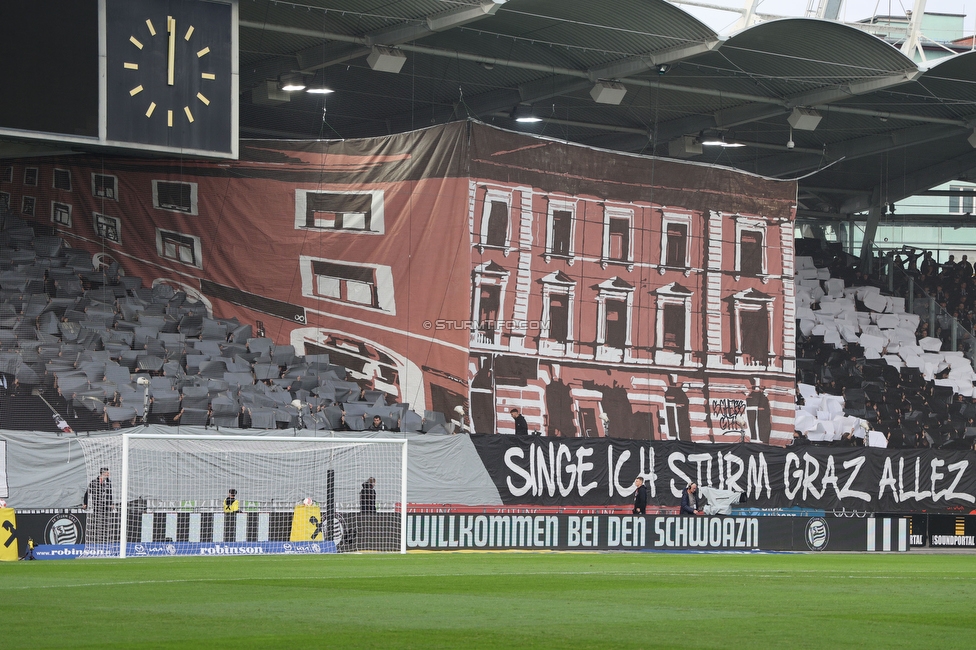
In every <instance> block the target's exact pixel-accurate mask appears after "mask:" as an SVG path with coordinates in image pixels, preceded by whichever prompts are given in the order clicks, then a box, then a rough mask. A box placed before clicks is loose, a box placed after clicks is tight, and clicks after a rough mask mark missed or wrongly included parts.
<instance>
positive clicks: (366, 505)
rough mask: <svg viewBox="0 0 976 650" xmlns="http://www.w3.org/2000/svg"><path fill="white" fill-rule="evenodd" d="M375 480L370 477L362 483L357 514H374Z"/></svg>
mask: <svg viewBox="0 0 976 650" xmlns="http://www.w3.org/2000/svg"><path fill="white" fill-rule="evenodd" d="M375 485H376V479H375V478H373V477H372V476H370V477H369V480H368V481H366V482H365V483H363V489H362V490H360V491H359V512H363V513H366V512H368V513H375V512H376V488H375Z"/></svg>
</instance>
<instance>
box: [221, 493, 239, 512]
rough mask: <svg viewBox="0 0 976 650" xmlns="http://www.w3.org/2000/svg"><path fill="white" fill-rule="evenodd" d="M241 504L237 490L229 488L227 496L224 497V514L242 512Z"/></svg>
mask: <svg viewBox="0 0 976 650" xmlns="http://www.w3.org/2000/svg"><path fill="white" fill-rule="evenodd" d="M240 510H241V504H240V502H238V500H237V490H235V489H233V488H231V489H230V490H227V498H226V499H224V514H226V515H229V514H235V513H238V512H240Z"/></svg>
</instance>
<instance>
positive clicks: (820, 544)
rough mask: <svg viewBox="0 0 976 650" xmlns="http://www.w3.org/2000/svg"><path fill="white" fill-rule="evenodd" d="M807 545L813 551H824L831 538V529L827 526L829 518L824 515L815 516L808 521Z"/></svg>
mask: <svg viewBox="0 0 976 650" xmlns="http://www.w3.org/2000/svg"><path fill="white" fill-rule="evenodd" d="M806 540H807V546H808V547H809V548H810V550H811V551H822V550H824V549H825V548H827V542H828V541H829V540H830V529H829V528H827V520H826V519H824V518H822V517H815V518H813V519H811V520H810V521H808V522H807V530H806Z"/></svg>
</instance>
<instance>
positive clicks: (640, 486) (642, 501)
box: [634, 476, 647, 515]
mask: <svg viewBox="0 0 976 650" xmlns="http://www.w3.org/2000/svg"><path fill="white" fill-rule="evenodd" d="M634 485H636V486H637V490H636V491H635V492H634V514H635V515H646V514H647V486H646V485H644V479H642V478H641V477H640V476H638V477H637V478H636V479H634Z"/></svg>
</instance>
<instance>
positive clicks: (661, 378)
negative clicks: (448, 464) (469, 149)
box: [468, 181, 795, 443]
mask: <svg viewBox="0 0 976 650" xmlns="http://www.w3.org/2000/svg"><path fill="white" fill-rule="evenodd" d="M469 191H470V205H471V209H470V211H469V215H468V217H469V228H470V232H471V242H472V247H473V252H472V295H471V304H472V327H471V364H470V365H471V370H470V380H471V399H472V410H473V412H474V413H475V414H476V415H480V416H481V417H482V418H484V419H483V420H481V421H478V420H476V422H475V424H476V426H475V428H476V430H478V431H491V430H497V431H499V432H508V433H514V420H513V419H512V417H511V415H509V411H510V410H511V409H512V408H518V409H519V410H520V412H521V413H522V414H523V415H524V416H525V417H526V419H527V421H528V422H529V429H530V431H531V430H535V431H540V432H542V433H546V434H549V435H560V436H570V437H577V436H580V437H589V436H594V437H595V436H605V435H613V436H618V437H639V438H654V439H680V440H696V441H722V442H738V441H743V440H744V441H755V442H760V441H761V442H767V443H768V442H769V441H770V436H771V432H772V431H773V422H774V420H775V421H776V422H777V423H784V422H787V421H789V420H790V418H791V417H792V415H791V410H792V408H793V396H792V386H791V385H789V384H787V385H784V383H783V382H782V376H783V375H784V374H787V373H789V374H792V373H794V372H795V367H794V361H793V359H794V358H793V349H794V328H793V323H794V319H793V316H792V310H793V304H792V292H793V283H792V276H793V242H792V237H793V232H792V224H791V223H790V222H789V221H786V220H782V219H770V218H767V217H765V216H763V215H759V214H723V213H721V212H718V211H708V212H700V211H694V210H689V209H683V208H680V207H671V206H664V205H658V204H654V203H648V202H640V201H614V200H613V199H612V198H610V197H597V196H584V195H566V194H560V193H557V192H545V191H542V190H540V189H538V188H532V187H525V186H518V185H512V184H500V183H490V182H482V183H479V182H475V181H472V182H471V183H470V185H469ZM764 379H765V380H766V381H765V383H764ZM790 383H791V382H790ZM777 428H781V427H777Z"/></svg>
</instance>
